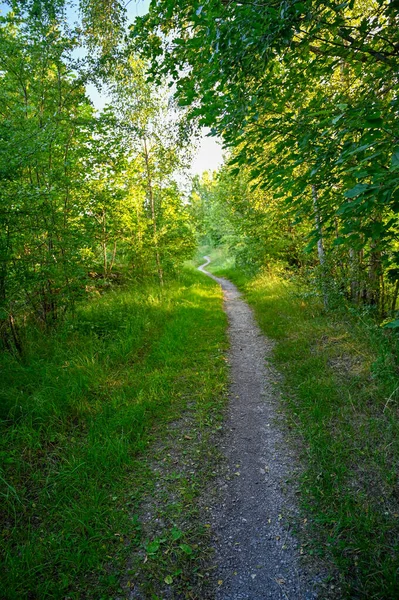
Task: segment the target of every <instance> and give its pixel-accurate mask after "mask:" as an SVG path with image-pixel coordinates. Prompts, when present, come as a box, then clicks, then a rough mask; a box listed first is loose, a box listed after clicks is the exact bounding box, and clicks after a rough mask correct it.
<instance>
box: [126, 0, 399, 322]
mask: <svg viewBox="0 0 399 600" xmlns="http://www.w3.org/2000/svg"><path fill="white" fill-rule="evenodd" d="M398 14H399V13H398V6H397V2H396V1H395V0H392V1H388V0H367V1H364V0H361V1H360V0H349V1H348V2H343V3H340V2H330V1H323V2H316V1H315V0H304V1H301V2H297V1H287V2H280V0H279V1H277V0H276V1H273V0H272V1H270V2H263V1H262V0H253V1H251V2H246V0H243V1H242V2H225V1H223V0H210V1H209V2H206V3H205V2H204V3H201V2H199V3H193V2H179V3H175V2H172V0H156V1H153V2H152V4H151V10H150V13H149V14H148V15H147V16H145V17H143V18H141V20H140V22H139V23H138V24H137V26H136V27H135V30H134V38H133V39H134V40H136V43H138V44H140V45H141V46H142V47H144V48H145V50H146V54H147V55H148V56H151V57H152V59H153V62H152V76H153V77H154V78H155V79H157V78H159V77H160V76H163V75H164V74H165V73H168V74H169V76H170V77H172V78H173V79H174V80H175V81H176V88H177V97H178V99H179V102H180V103H181V104H183V105H188V106H190V110H191V115H192V116H193V117H195V118H199V120H200V122H201V123H203V124H205V125H207V126H210V127H212V128H213V130H214V131H215V132H216V133H218V134H220V135H222V136H223V137H224V140H225V143H226V145H228V146H230V147H231V148H232V164H233V165H234V169H233V170H232V171H231V176H233V177H234V176H238V175H239V173H240V172H242V171H243V169H244V170H245V173H246V175H245V176H247V175H249V178H250V179H252V181H253V183H254V184H255V185H256V186H257V187H258V188H259V189H261V190H264V191H265V193H264V194H263V200H262V202H264V204H265V210H266V204H267V205H268V206H270V207H272V206H273V204H275V203H276V202H277V203H278V205H279V207H280V208H278V209H277V212H275V213H274V214H276V215H277V213H278V212H280V214H281V215H283V214H284V215H285V214H287V211H288V212H289V214H290V215H291V217H290V218H291V222H292V223H294V222H296V223H303V222H304V221H307V222H308V223H310V222H312V223H313V225H312V230H313V234H312V240H313V244H314V245H317V243H318V242H319V247H320V248H321V240H322V244H323V249H324V254H323V255H322V256H323V259H324V267H323V271H324V273H325V274H327V273H328V278H329V279H331V278H333V279H334V280H335V281H336V283H337V287H338V288H339V289H341V290H342V293H344V294H346V295H347V296H350V297H351V298H352V300H353V301H354V302H363V301H364V302H366V303H368V304H373V305H375V306H376V307H378V310H379V312H380V314H381V315H386V314H388V313H389V312H390V311H391V310H392V309H395V308H396V300H397V289H398V277H399V262H398V259H399V254H398V251H399V247H398V233H399V230H398V217H397V215H398V212H399V158H398V157H399V128H398V123H399V104H398V102H399V99H398V66H399V17H398ZM316 199H317V200H316ZM256 202H258V200H255V199H254V203H256ZM242 218H243V219H246V218H247V217H246V216H245V215H243V217H242ZM265 239H266V238H265Z"/></svg>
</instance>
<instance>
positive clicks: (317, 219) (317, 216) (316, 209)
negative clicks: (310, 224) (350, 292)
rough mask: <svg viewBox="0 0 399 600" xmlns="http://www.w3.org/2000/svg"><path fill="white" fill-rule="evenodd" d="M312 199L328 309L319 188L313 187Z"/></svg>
mask: <svg viewBox="0 0 399 600" xmlns="http://www.w3.org/2000/svg"><path fill="white" fill-rule="evenodd" d="M312 199H313V209H314V219H315V224H316V231H317V235H318V240H317V255H318V257H319V263H320V267H321V289H322V293H323V303H324V308H327V307H328V295H327V289H326V273H325V262H326V257H325V252H324V244H323V230H322V226H321V220H320V213H319V205H318V200H319V198H318V194H317V187H316V186H315V185H312Z"/></svg>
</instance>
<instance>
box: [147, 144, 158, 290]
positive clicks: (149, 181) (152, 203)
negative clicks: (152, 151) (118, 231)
mask: <svg viewBox="0 0 399 600" xmlns="http://www.w3.org/2000/svg"><path fill="white" fill-rule="evenodd" d="M143 145H144V160H145V166H146V171H147V189H148V197H149V200H150V207H151V218H152V231H153V238H154V248H155V260H156V263H157V270H158V277H159V283H160V285H161V286H163V270H162V263H161V257H160V254H159V248H158V232H157V221H156V214H155V199H154V188H153V185H152V177H151V169H150V160H149V156H148V146H147V140H146V139H145V138H144V141H143Z"/></svg>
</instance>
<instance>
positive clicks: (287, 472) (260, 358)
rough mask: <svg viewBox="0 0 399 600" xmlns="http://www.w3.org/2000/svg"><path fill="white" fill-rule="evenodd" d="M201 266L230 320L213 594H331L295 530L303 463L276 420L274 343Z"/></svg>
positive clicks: (295, 599) (214, 508) (240, 599)
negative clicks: (216, 288)
mask: <svg viewBox="0 0 399 600" xmlns="http://www.w3.org/2000/svg"><path fill="white" fill-rule="evenodd" d="M204 258H205V259H206V262H205V263H204V265H202V266H200V267H199V270H201V271H202V272H203V273H205V274H206V275H208V276H209V277H211V278H213V279H214V280H215V281H217V282H218V283H219V284H220V286H221V287H222V289H223V292H224V308H225V311H226V313H227V316H228V319H229V339H230V350H229V364H230V367H231V370H230V390H229V404H228V408H227V414H226V418H225V423H224V430H223V435H222V438H221V443H220V448H221V451H222V454H223V455H224V457H225V462H224V463H223V467H224V468H223V472H221V473H220V474H219V477H218V479H217V480H216V482H213V489H212V491H210V495H209V498H208V499H207V503H208V504H209V505H210V506H209V508H210V514H211V522H212V529H213V545H214V547H215V556H214V559H213V560H214V562H215V564H216V569H215V574H214V578H215V580H216V583H217V586H216V592H215V594H214V596H213V597H214V598H216V599H218V600H244V599H247V600H261V599H262V600H263V599H264V600H266V598H270V599H274V600H279V599H282V600H283V599H292V600H302V599H309V600H310V599H311V598H317V597H319V594H318V590H319V589H320V585H321V584H324V589H323V597H324V598H326V597H328V596H329V593H328V592H329V590H328V589H327V587H326V585H325V581H326V580H327V577H328V575H329V573H328V572H327V571H326V570H325V568H323V567H321V566H320V564H317V563H316V562H314V561H313V562H309V561H307V563H306V564H305V561H304V557H303V554H304V549H303V547H302V546H301V544H300V543H299V541H298V540H297V539H296V537H295V536H294V535H293V532H292V526H291V525H292V520H293V518H294V517H297V516H298V503H297V497H296V494H297V493H298V491H299V490H298V474H299V472H300V469H301V467H300V464H299V461H298V457H297V456H296V453H295V451H294V447H293V444H289V443H287V439H286V438H287V433H288V431H287V429H286V427H285V426H284V422H283V420H282V418H281V411H282V407H281V391H280V382H281V376H280V375H279V374H278V373H277V372H276V370H275V369H274V368H273V367H272V366H271V364H270V357H271V354H272V350H273V342H272V341H271V340H270V339H268V338H266V337H265V336H264V335H263V334H262V332H261V331H260V329H259V327H258V325H257V324H256V323H255V319H254V316H253V314H252V311H251V309H250V308H249V306H248V304H247V303H246V302H245V301H244V300H243V299H242V298H241V294H240V293H239V291H238V290H237V288H236V286H235V285H234V284H232V283H231V282H230V281H229V280H227V279H224V278H218V277H215V276H214V275H212V274H211V273H209V272H208V271H206V270H205V267H206V266H207V265H208V264H209V263H210V259H209V257H207V256H204Z"/></svg>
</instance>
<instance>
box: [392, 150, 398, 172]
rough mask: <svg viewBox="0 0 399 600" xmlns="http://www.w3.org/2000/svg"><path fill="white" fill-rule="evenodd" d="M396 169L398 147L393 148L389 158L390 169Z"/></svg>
mask: <svg viewBox="0 0 399 600" xmlns="http://www.w3.org/2000/svg"><path fill="white" fill-rule="evenodd" d="M396 169H399V148H396V149H395V150H394V153H393V154H392V159H391V171H396Z"/></svg>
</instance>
